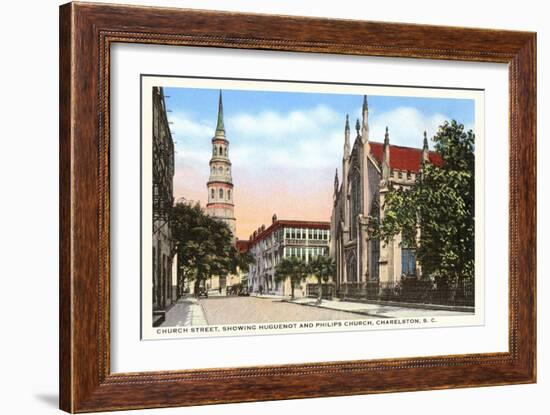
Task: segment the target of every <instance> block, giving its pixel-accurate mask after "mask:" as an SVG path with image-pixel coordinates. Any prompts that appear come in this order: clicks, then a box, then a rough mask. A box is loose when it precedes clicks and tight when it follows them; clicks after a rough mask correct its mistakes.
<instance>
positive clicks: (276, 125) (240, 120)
mask: <svg viewBox="0 0 550 415" xmlns="http://www.w3.org/2000/svg"><path fill="white" fill-rule="evenodd" d="M337 122H340V123H342V120H340V116H339V114H338V113H337V112H336V111H334V110H333V109H331V108H328V107H326V106H323V105H319V106H317V107H314V108H308V109H305V110H301V111H298V110H295V111H290V112H285V113H281V112H277V111H262V112H261V113H259V114H249V113H241V114H237V115H234V116H233V117H229V118H228V120H227V122H226V127H227V131H228V133H229V132H230V133H231V134H232V135H238V136H239V137H243V138H263V139H265V138H269V139H277V140H280V139H284V138H285V137H286V136H288V135H296V134H300V135H302V134H303V135H313V134H319V133H321V132H323V131H324V129H325V128H326V127H327V126H333V125H334V124H335V123H337Z"/></svg>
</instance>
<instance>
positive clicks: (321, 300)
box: [317, 278, 323, 304]
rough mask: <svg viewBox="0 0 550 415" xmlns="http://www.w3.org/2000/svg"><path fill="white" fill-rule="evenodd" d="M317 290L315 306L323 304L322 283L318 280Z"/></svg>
mask: <svg viewBox="0 0 550 415" xmlns="http://www.w3.org/2000/svg"><path fill="white" fill-rule="evenodd" d="M317 288H318V293H317V304H321V303H322V302H323V282H322V281H321V279H320V278H319V279H318V280H317Z"/></svg>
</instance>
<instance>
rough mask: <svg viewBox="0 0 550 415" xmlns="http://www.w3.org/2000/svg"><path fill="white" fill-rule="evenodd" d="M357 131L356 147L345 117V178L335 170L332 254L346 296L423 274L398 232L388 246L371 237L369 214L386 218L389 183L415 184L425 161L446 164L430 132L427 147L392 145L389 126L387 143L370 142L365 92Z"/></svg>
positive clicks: (397, 184)
mask: <svg viewBox="0 0 550 415" xmlns="http://www.w3.org/2000/svg"><path fill="white" fill-rule="evenodd" d="M355 130H356V136H355V140H354V142H353V146H351V144H350V138H351V137H350V134H351V132H350V125H349V118H348V117H347V116H346V125H345V130H344V155H343V160H342V178H341V182H340V179H339V177H338V171H336V176H335V178H334V194H333V209H332V215H331V235H332V238H331V249H330V252H331V256H332V257H333V258H334V259H335V262H336V268H337V269H336V281H335V282H336V288H337V291H338V292H340V295H341V296H343V297H347V296H349V297H353V296H354V294H360V293H361V294H364V293H365V292H367V291H368V287H369V286H372V287H374V288H375V290H378V288H379V287H380V286H381V285H383V284H387V285H388V284H392V283H396V282H398V281H400V279H401V278H402V277H404V276H407V277H414V276H416V277H418V276H420V269H419V266H418V264H417V261H416V258H415V252H414V250H412V249H408V248H407V247H405V246H401V238H400V236H399V235H397V236H396V237H395V238H394V239H393V240H392V241H390V242H389V243H388V244H385V243H383V242H380V241H379V240H378V239H374V238H372V237H371V236H370V233H369V225H368V217H369V216H371V217H374V218H383V216H384V211H383V206H384V197H385V195H386V194H387V193H388V191H389V190H390V187H394V188H407V187H410V186H412V185H413V184H414V183H415V180H416V176H417V175H418V174H420V173H421V168H422V164H423V162H424V161H427V162H431V163H434V164H436V165H441V163H442V160H441V156H440V155H439V154H438V153H436V152H432V151H429V150H428V140H427V137H426V133H425V132H424V141H423V146H422V148H410V147H402V146H396V145H391V144H390V136H389V131H388V128H387V127H386V134H385V137H384V142H383V143H380V142H375V141H370V139H369V108H368V102H367V97H366V96H365V97H364V100H363V109H362V122H361V123H360V122H359V120H357V123H356V125H355ZM419 141H420V140H419ZM369 283H371V284H369Z"/></svg>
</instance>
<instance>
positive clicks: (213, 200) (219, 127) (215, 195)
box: [206, 91, 236, 235]
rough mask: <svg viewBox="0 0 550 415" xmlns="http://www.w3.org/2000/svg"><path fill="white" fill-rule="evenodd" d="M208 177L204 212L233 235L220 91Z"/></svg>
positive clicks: (230, 193)
mask: <svg viewBox="0 0 550 415" xmlns="http://www.w3.org/2000/svg"><path fill="white" fill-rule="evenodd" d="M209 165H210V177H209V178H208V182H207V183H206V187H207V191H208V197H207V200H208V202H207V203H206V213H208V215H210V216H212V217H214V218H216V219H218V220H220V221H222V222H225V223H226V224H227V225H228V226H229V228H230V229H231V232H232V233H233V235H235V227H236V220H235V214H234V204H233V178H232V175H231V160H230V159H229V140H228V139H227V137H226V136H225V126H224V125H223V102H222V91H220V96H219V100H218V121H217V123H216V131H215V133H214V137H212V157H211V158H210V163H209Z"/></svg>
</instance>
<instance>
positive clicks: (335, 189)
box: [334, 169, 340, 194]
mask: <svg viewBox="0 0 550 415" xmlns="http://www.w3.org/2000/svg"><path fill="white" fill-rule="evenodd" d="M339 187H340V181H339V180H338V169H336V173H334V194H336V193H338V188H339Z"/></svg>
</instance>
